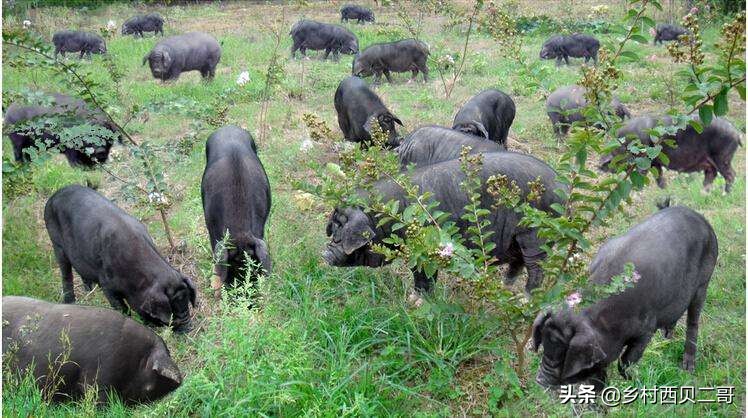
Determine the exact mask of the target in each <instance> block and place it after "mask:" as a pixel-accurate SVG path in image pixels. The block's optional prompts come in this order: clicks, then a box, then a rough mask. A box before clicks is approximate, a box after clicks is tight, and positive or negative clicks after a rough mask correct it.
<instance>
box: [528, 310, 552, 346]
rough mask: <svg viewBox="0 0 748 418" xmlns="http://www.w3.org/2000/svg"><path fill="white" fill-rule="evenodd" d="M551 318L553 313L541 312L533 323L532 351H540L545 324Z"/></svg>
mask: <svg viewBox="0 0 748 418" xmlns="http://www.w3.org/2000/svg"><path fill="white" fill-rule="evenodd" d="M550 317H551V311H548V312H541V313H539V314H538V316H537V318H535V322H533V323H532V350H533V351H536V352H537V351H538V348H540V343H541V342H542V337H543V328H545V322H546V321H547V320H548V318H550Z"/></svg>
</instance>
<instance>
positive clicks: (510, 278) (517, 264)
mask: <svg viewBox="0 0 748 418" xmlns="http://www.w3.org/2000/svg"><path fill="white" fill-rule="evenodd" d="M524 266H525V263H523V262H522V257H520V258H518V259H514V260H512V261H510V262H509V270H507V272H506V278H504V283H506V284H507V285H509V286H511V285H513V284H514V282H516V281H517V276H519V275H520V273H522V267H524Z"/></svg>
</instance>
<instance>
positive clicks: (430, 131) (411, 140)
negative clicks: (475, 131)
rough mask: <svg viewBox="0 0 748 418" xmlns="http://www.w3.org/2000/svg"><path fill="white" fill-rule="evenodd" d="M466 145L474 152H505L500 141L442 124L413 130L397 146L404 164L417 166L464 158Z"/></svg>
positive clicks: (399, 156)
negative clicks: (493, 140)
mask: <svg viewBox="0 0 748 418" xmlns="http://www.w3.org/2000/svg"><path fill="white" fill-rule="evenodd" d="M463 147H470V154H476V153H484V152H499V151H505V148H504V147H503V146H502V145H501V144H499V143H496V142H492V141H486V140H484V139H479V138H476V137H475V136H472V135H467V134H464V133H462V132H458V131H454V130H452V129H448V128H444V127H441V126H424V127H421V128H418V129H416V130H415V131H413V132H411V133H410V134H409V135H408V136H407V137H405V139H404V140H403V142H402V143H401V144H400V146H399V147H397V148H396V149H395V151H396V152H397V157H398V159H399V160H400V166H401V167H402V168H406V167H407V166H409V165H410V164H414V165H415V166H416V167H421V166H425V165H431V164H436V163H440V162H443V161H449V160H454V159H455V158H460V153H461V152H462V148H463Z"/></svg>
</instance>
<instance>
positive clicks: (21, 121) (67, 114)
mask: <svg viewBox="0 0 748 418" xmlns="http://www.w3.org/2000/svg"><path fill="white" fill-rule="evenodd" d="M45 117H50V118H54V119H55V124H58V127H59V126H72V125H69V124H73V125H82V124H90V125H95V126H99V127H102V128H105V129H108V130H109V131H111V135H107V137H98V136H97V137H96V138H93V137H91V138H84V139H83V140H82V143H81V144H80V146H78V147H77V148H68V147H65V146H60V136H59V132H57V133H55V132H56V131H59V129H55V130H47V129H45V130H44V131H42V132H39V130H38V129H28V128H26V127H25V125H26V124H28V123H31V122H33V121H36V120H39V121H40V122H41V120H42V119H44V118H45ZM62 118H65V120H64V121H63V119H62ZM68 118H69V119H68ZM4 124H5V126H6V129H7V130H8V137H10V142H11V143H12V144H13V155H14V157H15V160H16V161H18V162H28V161H29V155H28V154H27V153H26V152H24V150H26V149H27V148H31V147H35V146H36V144H37V141H38V142H42V143H44V144H45V146H46V147H47V148H49V147H57V146H60V152H61V153H63V154H64V155H65V157H66V158H67V160H68V162H69V163H70V165H72V166H84V167H89V168H91V167H94V166H95V165H96V164H101V163H104V162H105V161H106V160H107V158H108V157H109V150H110V149H111V148H112V145H113V144H114V140H113V138H115V137H117V138H119V134H118V131H117V128H116V126H115V125H114V124H113V123H111V121H110V120H109V119H108V118H107V117H106V116H105V115H104V114H102V113H101V112H99V111H98V110H92V109H90V108H89V107H88V106H87V105H86V103H85V102H84V101H83V100H78V99H76V98H73V97H70V96H66V95H64V94H57V93H55V94H51V104H50V105H28V106H27V105H25V104H21V103H13V104H11V105H10V106H9V107H8V109H7V110H6V112H5V119H4ZM14 125H17V126H14Z"/></svg>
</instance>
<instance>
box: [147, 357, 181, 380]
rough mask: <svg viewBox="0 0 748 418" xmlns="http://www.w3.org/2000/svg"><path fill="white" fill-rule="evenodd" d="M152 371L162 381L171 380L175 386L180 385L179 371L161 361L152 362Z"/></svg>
mask: <svg viewBox="0 0 748 418" xmlns="http://www.w3.org/2000/svg"><path fill="white" fill-rule="evenodd" d="M153 371H154V372H155V373H156V374H157V375H159V376H161V377H163V378H164V379H167V380H171V381H172V382H174V384H176V385H180V384H182V376H181V373H179V370H178V369H177V368H176V367H175V366H172V365H171V364H168V363H166V362H164V361H162V360H156V361H154V362H153Z"/></svg>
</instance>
